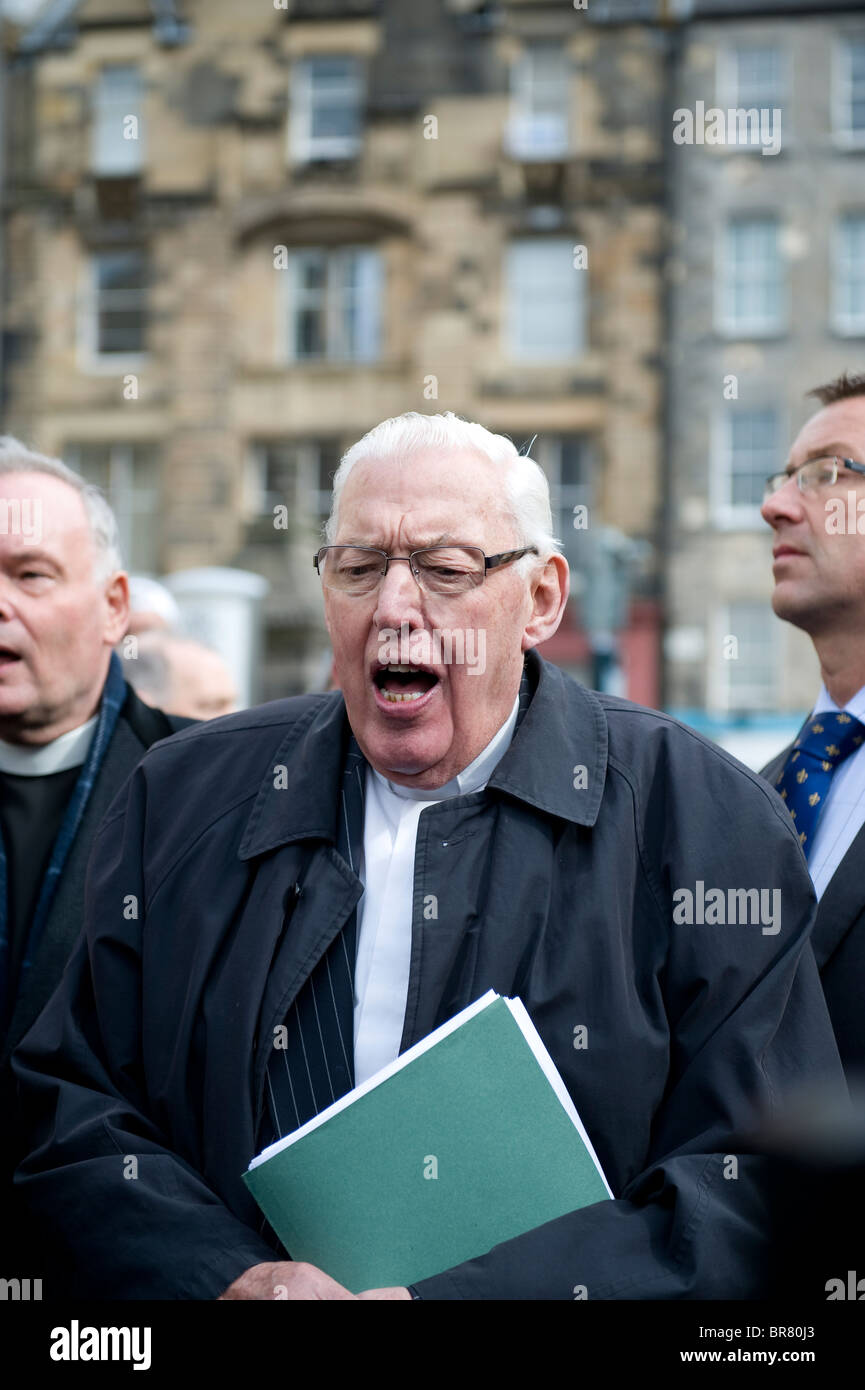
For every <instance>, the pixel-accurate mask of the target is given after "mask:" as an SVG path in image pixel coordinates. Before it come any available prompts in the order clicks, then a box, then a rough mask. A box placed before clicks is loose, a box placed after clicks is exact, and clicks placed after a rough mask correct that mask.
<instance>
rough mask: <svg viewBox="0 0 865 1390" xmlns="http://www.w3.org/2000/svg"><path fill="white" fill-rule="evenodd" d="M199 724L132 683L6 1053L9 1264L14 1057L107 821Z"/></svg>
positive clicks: (56, 971)
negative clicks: (118, 802)
mask: <svg viewBox="0 0 865 1390" xmlns="http://www.w3.org/2000/svg"><path fill="white" fill-rule="evenodd" d="M194 722H195V721H194V720H191V719H182V718H180V717H179V716H177V715H167V714H163V712H162V710H158V709H153V708H151V706H150V705H146V704H144V702H143V700H140V699H139V698H138V696H137V695H136V693H135V691H134V690H133V688H132V686H131V685H128V684H127V686H126V699H125V700H124V702H123V705H122V707H121V710H120V713H119V715H118V718H117V723H116V725H115V727H114V733H113V734H112V736H111V741H110V743H109V744H108V747H107V748H106V750H105V756H104V758H103V760H102V765H101V767H100V769H99V773H98V776H97V778H96V780H95V782H94V784H93V789H92V791H91V793H90V797H89V799H88V802H87V806H86V807H85V810H84V815H83V817H82V820H81V824H80V826H79V827H78V833H77V835H76V836H75V839H74V841H73V843H72V847H71V849H70V851H69V857H68V858H67V860H66V863H65V865H64V867H63V873H62V874H61V876H60V882H59V884H58V885H57V892H56V894H55V897H54V901H53V903H52V905H51V910H50V912H49V914H48V920H47V921H46V923H45V929H44V932H43V935H42V940H41V942H40V944H39V948H38V951H37V953H36V958H35V960H34V961H33V965H32V967H31V968H30V970H29V972H28V975H29V978H28V980H27V984H26V987H25V988H24V990H23V991H22V993H21V995H20V996H19V998H18V1002H17V1004H16V1006H15V1009H14V1011H13V1014H12V1018H11V1021H10V1025H9V1031H8V1034H7V1036H6V1039H5V1041H4V1042H3V1044H2V1048H0V1112H2V1115H3V1142H2V1146H0V1241H2V1251H3V1254H4V1255H6V1256H7V1258H11V1251H12V1249H14V1248H15V1245H16V1242H17V1240H18V1239H20V1236H15V1235H13V1232H12V1229H11V1227H12V1225H13V1216H12V1214H11V1212H10V1198H11V1191H12V1189H11V1182H12V1170H13V1169H14V1166H15V1163H16V1162H17V1159H18V1156H19V1153H18V1149H19V1140H18V1136H17V1132H16V1131H17V1124H16V1121H15V1109H16V1104H15V1095H14V1087H13V1082H12V1074H11V1071H10V1068H9V1058H10V1056H11V1054H12V1051H13V1049H14V1048H15V1047H16V1045H17V1044H18V1042H20V1040H21V1038H22V1037H23V1036H24V1034H25V1033H26V1032H27V1030H28V1028H29V1027H30V1025H31V1024H32V1023H33V1022H34V1020H35V1019H36V1018H37V1017H38V1015H39V1014H40V1013H41V1011H42V1009H43V1008H44V1006H45V1004H46V1003H47V1002H48V1000H49V999H50V998H51V995H52V994H53V993H54V990H55V989H56V988H57V985H58V983H59V981H60V977H61V975H62V974H63V969H64V967H65V965H66V961H67V960H68V958H69V955H70V953H71V951H72V947H73V946H74V945H75V941H76V938H77V936H78V933H79V932H80V930H81V926H82V924H83V921H84V879H85V874H86V870H87V861H88V859H89V857H90V850H91V847H92V845H93V841H94V839H95V837H96V831H97V829H98V827H99V823H100V821H101V820H102V819H103V818H104V816H105V812H106V811H107V810H108V808H109V806H110V805H111V803H112V801H113V800H114V798H115V796H116V795H117V793H118V791H119V790H120V788H121V787H122V786H123V783H124V782H125V781H126V779H127V777H128V776H129V774H130V773H131V772H132V770H133V768H134V767H135V766H136V764H137V763H138V762H140V761H141V759H142V758H143V756H144V754H145V753H146V752H147V750H148V748H149V747H150V746H151V744H153V743H156V742H157V741H158V740H159V739H163V738H169V737H170V736H171V735H172V734H174V733H177V731H178V730H180V729H185V728H186V727H187V725H189V724H192V723H194ZM28 1268H29V1265H28ZM32 1272H33V1275H34V1276H36V1277H38V1276H39V1274H40V1270H38V1269H36V1268H34V1269H33V1271H32ZM25 1277H26V1276H25Z"/></svg>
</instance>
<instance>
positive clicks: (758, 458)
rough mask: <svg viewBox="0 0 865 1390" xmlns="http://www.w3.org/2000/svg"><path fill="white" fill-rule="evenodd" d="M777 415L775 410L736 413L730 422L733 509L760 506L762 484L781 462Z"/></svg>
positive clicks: (730, 478) (729, 475) (729, 445)
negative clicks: (779, 458) (779, 460)
mask: <svg viewBox="0 0 865 1390" xmlns="http://www.w3.org/2000/svg"><path fill="white" fill-rule="evenodd" d="M779 447H780V446H779V442H778V416H777V412H776V411H774V410H737V411H736V413H735V414H734V415H731V416H730V417H729V420H728V477H729V482H730V503H731V504H732V506H734V507H755V508H756V507H759V506H760V503H761V502H762V500H763V485H764V483H765V480H766V478H767V477H768V476H769V474H770V473H774V472H775V471H776V470H777V469H778V467H779V466H780V465H779V462H778V450H779Z"/></svg>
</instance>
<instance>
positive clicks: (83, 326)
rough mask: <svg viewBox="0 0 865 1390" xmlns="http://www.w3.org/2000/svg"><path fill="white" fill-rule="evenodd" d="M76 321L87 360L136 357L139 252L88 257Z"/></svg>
mask: <svg viewBox="0 0 865 1390" xmlns="http://www.w3.org/2000/svg"><path fill="white" fill-rule="evenodd" d="M88 271H89V273H88V281H87V284H86V287H85V295H84V300H83V304H82V315H81V319H80V323H79V336H80V342H81V346H82V348H83V349H84V352H85V354H86V357H87V359H88V360H89V361H90V362H94V361H96V362H98V361H100V360H101V361H103V362H110V363H111V364H112V365H115V366H116V363H117V362H118V360H122V359H132V358H135V357H140V356H141V354H142V353H143V352H144V350H145V337H144V335H145V302H146V300H145V259H144V255H143V254H142V252H140V251H101V252H98V253H97V254H96V255H94V256H92V257H91V259H90V265H89V268H88Z"/></svg>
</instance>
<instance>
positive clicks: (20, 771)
mask: <svg viewBox="0 0 865 1390" xmlns="http://www.w3.org/2000/svg"><path fill="white" fill-rule="evenodd" d="M98 718H99V715H98V714H94V716H93V718H92V719H88V720H87V723H86V724H80V725H79V726H78V728H77V729H69V730H68V731H67V732H66V733H65V734H60V736H59V738H55V739H52V741H51V742H50V743H43V744H41V745H39V746H38V747H36V746H28V745H27V744H24V743H6V741H5V740H4V739H2V738H0V772H13V773H15V775H16V776H18V777H48V776H50V774H51V773H52V772H66V771H67V770H68V769H69V768H72V767H81V766H82V765H83V764H84V763H85V762H86V761H87V754H88V753H89V752H90V745H91V743H92V742H93V735H94V734H95V733H96V723H97V720H98Z"/></svg>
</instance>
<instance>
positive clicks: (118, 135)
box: [90, 62, 144, 178]
mask: <svg viewBox="0 0 865 1390" xmlns="http://www.w3.org/2000/svg"><path fill="white" fill-rule="evenodd" d="M118 70H121V71H125V72H132V73H134V74H135V81H134V83H133V84H132V88H131V89H130V90H133V91H134V95H132V96H128V95H127V93H126V92H121V93H120V96H119V97H118V96H114V97H113V98H112V99H110V100H109V99H108V93H107V90H106V88H105V87H104V86H103V83H104V80H105V75H106V74H107V73H108V72H110V71H118ZM142 105H143V82H142V77H141V69H140V67H139V66H138V64H137V63H132V62H130V63H106V64H104V66H103V67H102V68H100V70H99V73H98V74H97V77H96V81H95V83H94V86H93V108H92V122H91V132H90V168H91V171H92V172H93V173H94V174H95V175H96V177H97V178H131V177H133V176H134V175H135V174H138V173H140V172H141V169H142V166H143V164H144V122H143V120H142V112H141V108H142ZM127 116H134V117H135V118H136V120H137V122H138V135H137V138H136V139H135V140H127V139H125V138H124V135H123V122H124V119H125V118H126V117H127ZM114 123H116V128H114V129H113V131H112V125H113V124H114Z"/></svg>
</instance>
